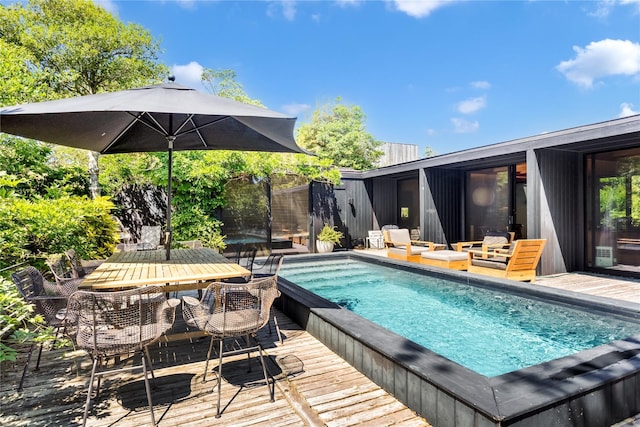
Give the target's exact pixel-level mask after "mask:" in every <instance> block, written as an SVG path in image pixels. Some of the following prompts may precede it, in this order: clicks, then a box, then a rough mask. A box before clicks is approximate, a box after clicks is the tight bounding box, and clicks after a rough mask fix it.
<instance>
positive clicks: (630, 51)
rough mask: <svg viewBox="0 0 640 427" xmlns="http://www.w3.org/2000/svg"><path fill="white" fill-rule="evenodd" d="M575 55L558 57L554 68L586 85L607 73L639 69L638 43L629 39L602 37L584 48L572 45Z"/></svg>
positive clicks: (639, 45)
mask: <svg viewBox="0 0 640 427" xmlns="http://www.w3.org/2000/svg"><path fill="white" fill-rule="evenodd" d="M573 50H574V51H575V52H576V57H575V58H574V59H570V60H567V61H562V62H561V63H560V64H559V65H557V66H556V69H557V70H558V71H560V72H561V73H562V74H564V75H565V77H566V78H567V79H569V81H572V82H573V83H575V84H577V85H579V86H584V87H587V88H590V87H592V86H593V81H594V80H596V79H598V78H601V77H607V76H613V75H619V74H622V75H627V76H633V75H635V74H638V73H640V44H639V43H633V42H632V41H630V40H611V39H605V40H601V41H597V42H591V43H589V44H588V45H587V47H585V48H581V47H580V46H574V47H573Z"/></svg>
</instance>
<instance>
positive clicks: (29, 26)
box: [0, 0, 167, 197]
mask: <svg viewBox="0 0 640 427" xmlns="http://www.w3.org/2000/svg"><path fill="white" fill-rule="evenodd" d="M0 25H1V26H0V43H1V44H0V47H2V48H3V53H2V54H0V60H2V63H1V64H0V70H2V71H4V72H6V74H4V76H5V77H4V80H5V82H2V83H0V85H3V86H0V92H2V93H3V98H2V102H3V103H22V102H29V101H36V100H42V99H54V98H64V97H70V96H76V95H88V94H94V93H100V92H108V91H115V90H120V89H125V88H131V87H136V86H142V85H145V84H149V83H153V82H159V81H160V80H161V78H162V76H164V75H166V74H167V68H166V66H164V65H162V64H160V63H158V52H159V44H158V42H157V41H155V40H154V39H153V37H152V36H151V34H150V33H149V32H148V31H147V30H145V29H144V28H142V27H141V26H139V25H136V24H124V23H122V22H120V21H119V20H118V19H117V18H116V17H114V16H113V15H111V14H110V13H109V12H107V11H106V10H105V9H103V8H102V7H100V6H98V5H96V4H95V3H93V2H92V1H90V0H30V1H29V2H28V3H26V4H23V3H15V4H13V5H10V6H8V7H4V6H0ZM5 49H6V51H5ZM17 58H21V59H20V60H18V59H17ZM24 88H27V89H28V90H27V91H26V92H25V93H24V95H21V94H20V89H24ZM5 89H6V91H5ZM5 105H6V104H5ZM61 150H63V151H64V150H65V149H61ZM66 150H69V149H66ZM87 160H88V161H87V165H86V167H87V169H88V171H89V174H90V188H91V191H92V195H93V196H94V197H96V196H97V195H98V194H99V191H98V185H97V184H98V167H97V166H98V165H97V161H98V154H97V153H89V156H88V157H87Z"/></svg>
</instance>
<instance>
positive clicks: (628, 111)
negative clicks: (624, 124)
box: [618, 102, 640, 117]
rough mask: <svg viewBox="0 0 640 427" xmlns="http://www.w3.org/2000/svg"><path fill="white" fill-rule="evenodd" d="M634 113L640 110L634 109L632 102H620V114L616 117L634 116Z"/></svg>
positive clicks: (639, 112) (638, 112)
mask: <svg viewBox="0 0 640 427" xmlns="http://www.w3.org/2000/svg"><path fill="white" fill-rule="evenodd" d="M636 114H640V111H634V109H633V104H629V103H628V102H623V103H622V104H620V114H619V115H618V117H629V116H635V115H636Z"/></svg>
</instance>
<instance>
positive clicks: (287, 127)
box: [0, 81, 309, 259]
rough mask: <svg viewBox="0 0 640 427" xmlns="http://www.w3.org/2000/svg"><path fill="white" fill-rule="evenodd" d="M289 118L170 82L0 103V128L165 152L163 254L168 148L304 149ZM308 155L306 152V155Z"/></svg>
mask: <svg viewBox="0 0 640 427" xmlns="http://www.w3.org/2000/svg"><path fill="white" fill-rule="evenodd" d="M295 120H296V118H295V117H291V116H287V115H285V114H282V113H278V112H275V111H271V110H268V109H266V108H261V107H257V106H254V105H249V104H244V103H242V102H237V101H233V100H230V99H227V98H221V97H218V96H215V95H209V94H205V93H202V92H198V91H196V90H195V89H192V88H188V87H185V86H181V85H179V84H176V83H174V82H172V81H171V82H169V83H165V84H160V85H153V86H146V87H141V88H137V89H130V90H123V91H119V92H109V93H101V94H95V95H86V96H78V97H74V98H67V99H59V100H54V101H45V102H38V103H33V104H23V105H16V106H11V107H3V108H2V109H1V110H0V132H5V133H10V134H13V135H19V136H22V137H26V138H32V139H37V140H39V141H46V142H50V143H54V144H59V145H65V146H69V147H75V148H82V149H86V150H92V151H97V152H99V153H102V154H112V153H135V152H153V151H167V152H168V153H169V177H168V192H167V194H168V204H167V234H168V238H167V245H166V247H167V259H169V258H170V245H171V167H172V152H173V150H241V151H269V152H290V153H307V152H306V151H304V150H303V149H302V148H300V147H299V146H298V145H297V144H296V142H295V139H294V137H293V128H294V125H295ZM307 154H309V153H307Z"/></svg>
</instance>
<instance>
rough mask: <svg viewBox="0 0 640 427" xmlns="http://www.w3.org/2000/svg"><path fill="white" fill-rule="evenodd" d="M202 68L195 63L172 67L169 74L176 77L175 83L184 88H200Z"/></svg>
mask: <svg viewBox="0 0 640 427" xmlns="http://www.w3.org/2000/svg"><path fill="white" fill-rule="evenodd" d="M203 70H204V67H203V66H202V65H200V64H198V63H197V62H195V61H191V62H189V63H188V64H186V65H173V66H172V67H171V72H172V73H173V75H174V76H176V83H180V84H182V85H185V86H200V85H201V84H202V71H203Z"/></svg>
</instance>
